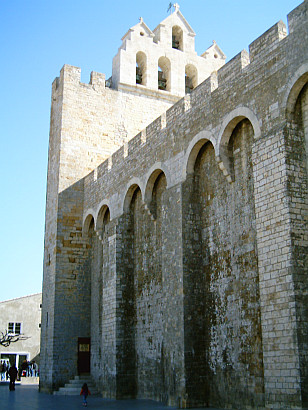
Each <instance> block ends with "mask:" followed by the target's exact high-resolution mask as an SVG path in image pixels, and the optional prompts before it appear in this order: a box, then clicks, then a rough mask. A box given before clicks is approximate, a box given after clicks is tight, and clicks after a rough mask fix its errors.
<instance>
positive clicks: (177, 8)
mask: <svg viewBox="0 0 308 410" xmlns="http://www.w3.org/2000/svg"><path fill="white" fill-rule="evenodd" d="M173 7H174V11H175V12H177V11H179V10H180V5H179V4H178V3H174V5H173Z"/></svg>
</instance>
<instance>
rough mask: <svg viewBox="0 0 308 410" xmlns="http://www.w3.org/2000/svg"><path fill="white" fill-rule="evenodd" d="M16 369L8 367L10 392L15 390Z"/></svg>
mask: <svg viewBox="0 0 308 410" xmlns="http://www.w3.org/2000/svg"><path fill="white" fill-rule="evenodd" d="M17 373H18V372H17V369H16V366H15V365H13V366H11V367H10V369H9V376H10V385H9V389H10V391H12V390H15V380H16V377H17Z"/></svg>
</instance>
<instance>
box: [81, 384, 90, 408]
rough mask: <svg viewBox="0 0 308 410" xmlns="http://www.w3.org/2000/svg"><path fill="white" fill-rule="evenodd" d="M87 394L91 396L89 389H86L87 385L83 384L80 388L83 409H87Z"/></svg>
mask: <svg viewBox="0 0 308 410" xmlns="http://www.w3.org/2000/svg"><path fill="white" fill-rule="evenodd" d="M89 394H91V392H90V390H89V388H88V385H87V383H84V384H83V386H82V388H81V392H80V396H81V395H82V396H83V405H84V406H85V407H87V405H88V403H87V397H88V395H89Z"/></svg>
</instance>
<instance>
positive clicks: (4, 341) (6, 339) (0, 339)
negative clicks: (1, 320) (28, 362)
mask: <svg viewBox="0 0 308 410" xmlns="http://www.w3.org/2000/svg"><path fill="white" fill-rule="evenodd" d="M27 339H29V337H28V336H24V335H22V334H19V335H14V334H12V333H8V331H7V330H6V331H5V332H0V345H1V346H4V347H8V346H9V345H10V344H11V343H15V342H18V341H19V340H27Z"/></svg>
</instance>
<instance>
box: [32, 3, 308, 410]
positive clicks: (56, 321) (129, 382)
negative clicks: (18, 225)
mask: <svg viewBox="0 0 308 410" xmlns="http://www.w3.org/2000/svg"><path fill="white" fill-rule="evenodd" d="M307 10H308V1H307V0H305V1H304V2H303V3H302V4H300V5H299V6H298V7H297V8H296V9H295V10H293V11H291V12H290V14H289V15H288V20H287V26H286V25H285V24H284V23H283V22H282V21H279V22H278V23H277V24H275V25H274V26H273V27H271V28H270V29H269V30H268V31H267V32H265V33H264V34H263V35H261V36H260V37H259V38H257V39H256V40H255V41H254V42H252V43H251V44H250V45H249V51H248V52H247V51H245V50H244V51H242V52H240V53H239V54H238V55H236V56H235V57H234V58H233V59H232V60H230V61H229V62H228V63H227V64H225V55H224V53H223V52H222V50H221V49H220V48H219V46H218V45H217V44H216V43H215V42H213V44H212V45H211V46H210V47H209V48H208V49H207V50H206V51H205V52H204V53H203V54H202V55H200V56H198V55H197V53H196V52H195V45H194V38H195V33H194V31H193V29H192V28H191V26H190V25H189V23H188V22H187V21H186V20H185V18H184V16H183V15H182V13H181V11H180V9H179V6H178V5H177V4H175V5H174V10H173V13H171V14H170V15H169V16H168V17H167V18H166V19H165V20H163V21H162V22H161V23H160V24H159V25H158V26H157V27H156V28H155V29H154V30H153V31H152V30H151V29H150V28H149V27H148V26H147V25H146V23H145V22H144V21H143V19H140V21H139V23H138V24H136V25H135V26H134V27H132V28H130V29H129V30H128V32H127V33H126V34H125V35H124V37H123V38H122V44H121V46H120V48H119V50H118V53H117V54H116V56H115V57H114V59H113V67H112V77H111V78H109V79H106V78H105V75H104V74H100V73H97V72H92V74H91V78H90V82H89V84H84V83H81V81H80V69H79V68H77V67H72V66H69V65H65V66H64V67H63V68H62V70H61V72H60V77H58V78H56V79H55V81H54V82H53V84H52V102H51V125H50V140H49V162H48V181H47V203H46V225H45V255H44V281H43V308H42V340H41V375H40V376H41V377H40V389H41V391H49V392H52V391H55V390H57V389H58V388H59V387H61V386H63V385H64V384H65V383H67V382H68V381H69V380H70V379H73V378H74V377H75V376H76V375H78V374H79V375H82V374H84V373H89V374H90V375H91V377H92V378H93V380H94V381H95V383H96V386H97V388H98V390H99V391H100V393H101V394H102V395H103V396H104V397H111V398H118V399H121V398H150V399H154V400H158V401H162V402H164V403H166V404H168V405H175V406H178V407H180V408H189V407H207V406H209V407H217V408H233V409H252V408H256V409H303V408H307V407H308V368H307V366H308V326H307V325H308V323H307V322H308V309H307V306H308V300H307V295H308V286H307V283H308V279H307V278H308V272H307V265H308V263H307V254H308V252H307V242H308V235H307V150H308V85H307V84H308V21H307V19H308V17H307Z"/></svg>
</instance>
